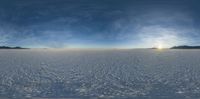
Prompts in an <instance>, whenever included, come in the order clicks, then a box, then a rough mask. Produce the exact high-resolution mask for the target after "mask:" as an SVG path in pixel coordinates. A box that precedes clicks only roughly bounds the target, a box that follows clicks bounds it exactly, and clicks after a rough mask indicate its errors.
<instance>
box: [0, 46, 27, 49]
mask: <svg viewBox="0 0 200 99" xmlns="http://www.w3.org/2000/svg"><path fill="white" fill-rule="evenodd" d="M0 49H28V48H22V47H19V46H16V47H10V46H0Z"/></svg>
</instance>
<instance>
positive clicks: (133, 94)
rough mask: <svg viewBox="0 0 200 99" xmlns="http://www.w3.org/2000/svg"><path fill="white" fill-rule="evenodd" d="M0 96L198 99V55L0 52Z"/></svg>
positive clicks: (139, 51)
mask: <svg viewBox="0 0 200 99" xmlns="http://www.w3.org/2000/svg"><path fill="white" fill-rule="evenodd" d="M0 97H2V98H0V99H7V98H16V99H23V98H31V99H133V98H134V99H199V98H200V50H153V49H134V50H45V49H43V50H42V49H41V50H0ZM3 97H5V98H3Z"/></svg>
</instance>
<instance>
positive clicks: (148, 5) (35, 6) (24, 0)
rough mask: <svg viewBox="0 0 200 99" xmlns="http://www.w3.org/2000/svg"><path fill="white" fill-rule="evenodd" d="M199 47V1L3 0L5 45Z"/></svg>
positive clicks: (0, 15)
mask: <svg viewBox="0 0 200 99" xmlns="http://www.w3.org/2000/svg"><path fill="white" fill-rule="evenodd" d="M159 44H162V45H163V47H171V46H174V45H198V44H200V1H199V0H0V45H6V46H22V47H31V48H43V47H47V48H70V47H72V48H73V47H81V48H146V47H155V46H157V45H159Z"/></svg>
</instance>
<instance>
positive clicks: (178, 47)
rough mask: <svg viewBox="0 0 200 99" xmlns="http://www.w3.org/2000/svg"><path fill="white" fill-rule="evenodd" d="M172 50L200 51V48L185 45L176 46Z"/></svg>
mask: <svg viewBox="0 0 200 99" xmlns="http://www.w3.org/2000/svg"><path fill="white" fill-rule="evenodd" d="M171 49H200V46H188V45H183V46H174V47H172V48H171Z"/></svg>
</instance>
